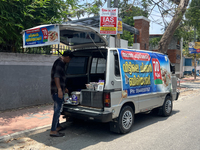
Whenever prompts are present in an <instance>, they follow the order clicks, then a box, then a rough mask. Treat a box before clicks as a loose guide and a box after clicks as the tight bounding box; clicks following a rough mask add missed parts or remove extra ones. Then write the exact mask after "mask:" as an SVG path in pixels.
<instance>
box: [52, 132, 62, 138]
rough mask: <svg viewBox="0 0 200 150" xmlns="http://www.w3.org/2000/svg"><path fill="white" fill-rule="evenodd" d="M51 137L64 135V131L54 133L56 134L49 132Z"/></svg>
mask: <svg viewBox="0 0 200 150" xmlns="http://www.w3.org/2000/svg"><path fill="white" fill-rule="evenodd" d="M50 136H51V137H63V136H65V133H56V134H50Z"/></svg>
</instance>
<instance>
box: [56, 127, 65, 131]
mask: <svg viewBox="0 0 200 150" xmlns="http://www.w3.org/2000/svg"><path fill="white" fill-rule="evenodd" d="M65 129H66V127H61V129H60V130H58V131H57V132H60V131H63V130H65Z"/></svg>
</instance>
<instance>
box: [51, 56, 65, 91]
mask: <svg viewBox="0 0 200 150" xmlns="http://www.w3.org/2000/svg"><path fill="white" fill-rule="evenodd" d="M54 78H59V79H60V87H61V89H62V91H63V94H64V91H65V79H66V77H65V63H64V62H63V61H62V59H61V57H59V58H58V59H57V60H56V61H55V62H54V64H53V66H52V69H51V94H55V93H58V88H57V87H56V83H55V80H54Z"/></svg>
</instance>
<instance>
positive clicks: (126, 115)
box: [118, 105, 134, 134]
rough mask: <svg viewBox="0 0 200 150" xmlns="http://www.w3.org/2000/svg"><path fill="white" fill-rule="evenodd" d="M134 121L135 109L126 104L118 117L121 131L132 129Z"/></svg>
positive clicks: (126, 131)
mask: <svg viewBox="0 0 200 150" xmlns="http://www.w3.org/2000/svg"><path fill="white" fill-rule="evenodd" d="M133 123H134V112H133V109H132V108H131V107H130V106H129V105H126V106H124V107H123V108H122V109H121V111H120V114H119V118H118V127H119V131H120V133H123V134H125V133H128V132H130V131H131V128H132V126H133Z"/></svg>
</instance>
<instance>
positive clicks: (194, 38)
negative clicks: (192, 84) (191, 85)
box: [194, 28, 197, 80]
mask: <svg viewBox="0 0 200 150" xmlns="http://www.w3.org/2000/svg"><path fill="white" fill-rule="evenodd" d="M196 30H197V29H196V28H194V43H195V42H196ZM194 79H195V80H196V53H194Z"/></svg>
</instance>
